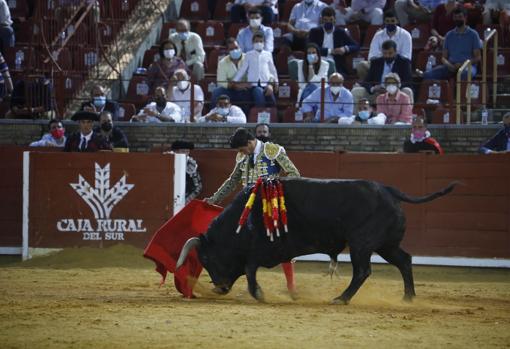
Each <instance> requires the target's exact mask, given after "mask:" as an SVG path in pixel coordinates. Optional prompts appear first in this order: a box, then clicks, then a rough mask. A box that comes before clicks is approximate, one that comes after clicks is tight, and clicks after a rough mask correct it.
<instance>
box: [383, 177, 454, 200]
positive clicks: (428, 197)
mask: <svg viewBox="0 0 510 349" xmlns="http://www.w3.org/2000/svg"><path fill="white" fill-rule="evenodd" d="M458 184H460V182H458V181H455V182H452V183H450V184H449V185H448V186H447V187H446V188H444V189H442V190H439V191H436V192H435V193H432V194H429V195H426V196H410V195H407V194H405V193H402V192H401V191H400V190H398V189H395V188H393V187H386V189H387V190H388V192H390V194H391V195H392V196H393V197H394V198H396V199H399V200H400V201H404V202H409V203H411V204H421V203H424V202H429V201H432V200H434V199H437V198H439V197H441V196H444V195H446V194H449V193H450V192H451V191H452V190H453V188H455V186H456V185H458Z"/></svg>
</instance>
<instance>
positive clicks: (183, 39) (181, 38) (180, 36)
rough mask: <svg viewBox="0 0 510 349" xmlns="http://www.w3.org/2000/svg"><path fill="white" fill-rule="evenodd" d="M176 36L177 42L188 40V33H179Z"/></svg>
mask: <svg viewBox="0 0 510 349" xmlns="http://www.w3.org/2000/svg"><path fill="white" fill-rule="evenodd" d="M177 35H178V36H179V40H182V41H186V40H188V37H189V33H188V32H182V33H181V32H179V33H177Z"/></svg>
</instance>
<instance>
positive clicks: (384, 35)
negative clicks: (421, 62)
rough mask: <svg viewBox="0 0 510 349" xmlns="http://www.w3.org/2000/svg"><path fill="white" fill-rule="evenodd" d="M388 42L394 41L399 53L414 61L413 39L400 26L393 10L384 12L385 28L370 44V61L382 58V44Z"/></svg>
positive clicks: (376, 34)
mask: <svg viewBox="0 0 510 349" xmlns="http://www.w3.org/2000/svg"><path fill="white" fill-rule="evenodd" d="M386 40H393V41H394V42H395V43H396V44H397V53H398V54H399V55H401V56H402V57H404V58H407V59H409V60H410V61H412V59H413V57H412V56H413V39H412V37H411V34H409V32H408V31H407V30H405V29H404V28H402V27H399V26H398V18H397V15H396V14H395V12H394V11H393V10H387V11H386V12H384V28H383V29H380V30H379V31H378V32H377V33H375V35H374V37H373V39H372V42H370V51H368V60H371V59H373V58H378V57H382V44H383V42H385V41H386Z"/></svg>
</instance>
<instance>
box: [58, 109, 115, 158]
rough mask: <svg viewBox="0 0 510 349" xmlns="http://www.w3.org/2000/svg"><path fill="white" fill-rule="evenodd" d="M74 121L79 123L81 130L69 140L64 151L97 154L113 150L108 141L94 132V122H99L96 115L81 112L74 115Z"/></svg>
mask: <svg viewBox="0 0 510 349" xmlns="http://www.w3.org/2000/svg"><path fill="white" fill-rule="evenodd" d="M72 120H73V121H78V124H79V127H80V129H79V131H76V132H75V133H73V134H72V135H70V136H69V137H68V138H67V140H66V145H65V147H64V151H67V152H72V151H73V152H95V151H99V150H111V146H110V144H109V143H108V141H107V140H106V139H104V138H103V137H102V136H101V134H99V133H97V132H95V131H94V130H93V126H94V121H97V120H98V115H97V114H96V113H92V112H88V111H79V112H76V113H75V114H74V115H73V117H72Z"/></svg>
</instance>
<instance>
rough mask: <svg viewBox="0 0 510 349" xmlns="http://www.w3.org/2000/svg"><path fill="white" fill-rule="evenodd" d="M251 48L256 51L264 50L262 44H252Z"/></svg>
mask: <svg viewBox="0 0 510 349" xmlns="http://www.w3.org/2000/svg"><path fill="white" fill-rule="evenodd" d="M253 48H254V49H255V50H256V51H262V50H263V49H264V44H263V43H262V42H256V43H254V44H253Z"/></svg>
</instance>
